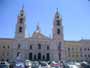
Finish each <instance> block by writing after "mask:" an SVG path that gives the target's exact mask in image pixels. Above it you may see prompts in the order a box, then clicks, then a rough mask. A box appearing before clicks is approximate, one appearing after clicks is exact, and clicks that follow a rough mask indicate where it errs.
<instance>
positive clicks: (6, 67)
mask: <svg viewBox="0 0 90 68" xmlns="http://www.w3.org/2000/svg"><path fill="white" fill-rule="evenodd" d="M0 68H9V66H8V65H6V64H0Z"/></svg>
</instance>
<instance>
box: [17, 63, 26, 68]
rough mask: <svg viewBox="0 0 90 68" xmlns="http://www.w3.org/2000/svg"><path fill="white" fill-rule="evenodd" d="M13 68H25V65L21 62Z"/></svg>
mask: <svg viewBox="0 0 90 68" xmlns="http://www.w3.org/2000/svg"><path fill="white" fill-rule="evenodd" d="M15 68H25V65H24V63H22V62H18V63H16V65H15Z"/></svg>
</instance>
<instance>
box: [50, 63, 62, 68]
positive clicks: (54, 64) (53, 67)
mask: <svg viewBox="0 0 90 68" xmlns="http://www.w3.org/2000/svg"><path fill="white" fill-rule="evenodd" d="M50 66H51V68H60V66H61V65H60V63H56V62H55V61H52V62H51V64H50Z"/></svg>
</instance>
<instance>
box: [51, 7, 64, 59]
mask: <svg viewBox="0 0 90 68" xmlns="http://www.w3.org/2000/svg"><path fill="white" fill-rule="evenodd" d="M52 32H53V44H54V45H55V46H56V48H57V51H58V52H57V53H58V54H57V55H58V60H63V59H64V36H63V25H62V17H61V15H60V13H59V11H58V8H57V11H56V13H55V16H54V22H53V31H52Z"/></svg>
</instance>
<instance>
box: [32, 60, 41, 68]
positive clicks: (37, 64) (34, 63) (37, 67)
mask: <svg viewBox="0 0 90 68" xmlns="http://www.w3.org/2000/svg"><path fill="white" fill-rule="evenodd" d="M31 67H32V68H39V62H38V61H34V62H32V66H31Z"/></svg>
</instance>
